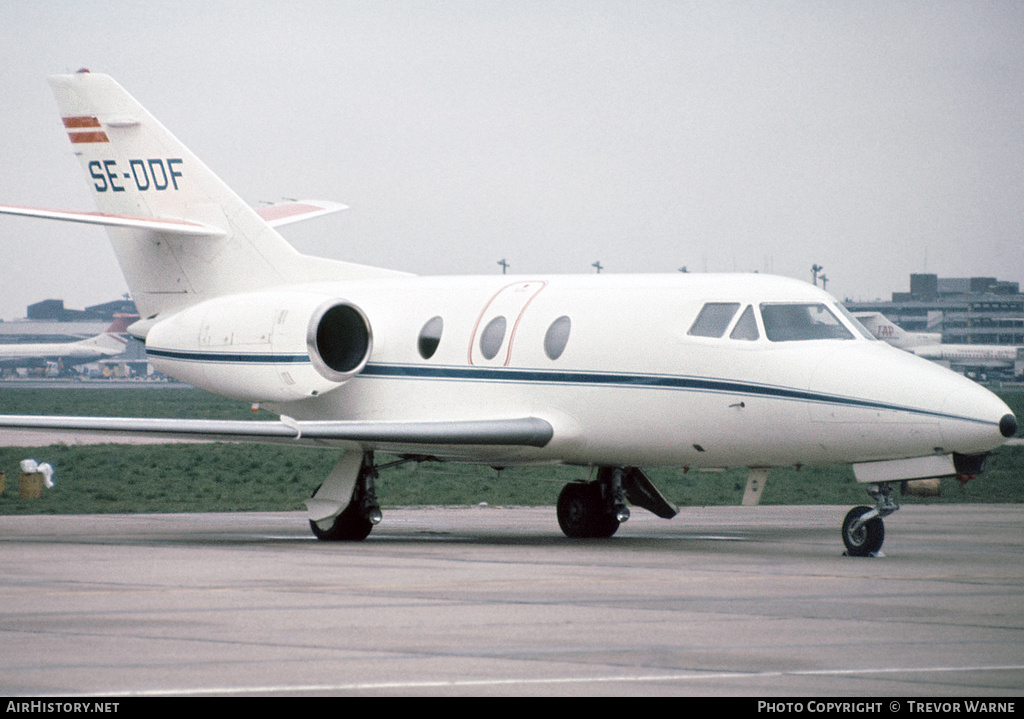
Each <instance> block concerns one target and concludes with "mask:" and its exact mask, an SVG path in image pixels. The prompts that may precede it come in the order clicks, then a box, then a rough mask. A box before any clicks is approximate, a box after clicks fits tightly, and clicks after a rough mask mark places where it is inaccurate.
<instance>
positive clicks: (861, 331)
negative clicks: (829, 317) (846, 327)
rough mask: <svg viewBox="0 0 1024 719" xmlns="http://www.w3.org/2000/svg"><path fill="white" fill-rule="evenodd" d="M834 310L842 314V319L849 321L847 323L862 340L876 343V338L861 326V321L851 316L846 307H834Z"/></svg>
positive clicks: (839, 305)
mask: <svg viewBox="0 0 1024 719" xmlns="http://www.w3.org/2000/svg"><path fill="white" fill-rule="evenodd" d="M836 308H837V309H838V310H839V312H840V314H842V315H843V317H845V318H846V319H847V320H848V321H849V323H850V324H851V325H853V328H854V329H855V330H857V332H858V333H859V334H860V335H861V336H862V337H863V338H864V339H866V340H872V341H877V340H878V338H877V337H875V336H874V335H873V334H871V331H870V330H868V328H867V327H865V326H864V325H863V324H861V321H860V320H859V319H857V318H856V317H854V316H853V314H851V312H850V310H848V309H846V307H844V306H843V305H841V304H838V305H836Z"/></svg>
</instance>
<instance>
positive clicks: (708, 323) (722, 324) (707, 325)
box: [688, 302, 740, 337]
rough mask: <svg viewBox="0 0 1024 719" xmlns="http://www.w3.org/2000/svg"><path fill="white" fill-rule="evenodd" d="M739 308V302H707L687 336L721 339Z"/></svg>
mask: <svg viewBox="0 0 1024 719" xmlns="http://www.w3.org/2000/svg"><path fill="white" fill-rule="evenodd" d="M739 308H740V303H739V302H708V303H707V304H706V305H704V306H703V307H702V308H701V310H700V314H699V315H697V319H696V320H694V322H693V326H692V327H690V331H689V333H688V334H691V335H694V336H695V337H721V336H722V335H724V334H725V330H726V328H727V327H728V326H729V323H730V322H732V318H733V317H735V316H736V310H738V309H739Z"/></svg>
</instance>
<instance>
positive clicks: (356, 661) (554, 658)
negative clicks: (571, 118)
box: [0, 505, 1024, 713]
mask: <svg viewBox="0 0 1024 719" xmlns="http://www.w3.org/2000/svg"><path fill="white" fill-rule="evenodd" d="M848 509H849V508H848V507H833V506H800V507H773V506H759V507H714V508H700V507H688V508H683V509H682V511H681V513H680V514H679V516H677V517H676V518H675V519H673V520H670V521H665V520H661V519H658V518H656V517H653V516H652V515H649V514H647V513H646V512H643V511H642V510H637V511H636V512H634V516H633V518H631V519H630V520H629V522H627V523H626V524H624V525H623V526H622V527H621V529H620V530H619V533H618V534H617V535H616V536H615V537H613V538H612V539H610V540H570V539H567V538H565V537H564V536H562V534H561V532H560V531H559V529H558V525H557V521H556V519H555V512H554V509H553V508H515V507H512V508H507V507H471V508H418V509H390V510H385V516H384V521H383V522H382V523H381V525H379V526H378V527H377V528H375V529H374V531H373V533H372V534H371V535H370V537H369V538H368V539H367V540H366V541H365V542H361V543H321V542H317V541H316V540H315V539H313V537H312V535H311V534H310V532H309V528H308V524H307V522H306V519H305V516H304V515H303V514H302V513H239V514H177V515H95V516H4V517H0V694H2V695H4V696H8V697H15V696H18V697H45V696H59V697H114V698H116V697H132V696H161V697H163V696H168V697H170V696H185V697H195V696H340V695H357V696H377V695H380V696H399V695H415V696H447V695H474V696H477V695H480V696H497V695H507V696H522V695H544V696H570V695H571V696H595V695H615V696H620V695H636V696H656V695H674V696H698V695H706V696H747V697H766V698H767V697H858V698H859V700H861V701H863V700H865V699H866V698H870V697H918V698H920V697H959V696H989V697H1007V696H1009V697H1013V696H1020V695H1021V692H1022V689H1024V551H1022V550H1024V531H1022V529H1024V506H1021V505H967V506H951V505H931V506H927V505H913V506H908V507H904V508H903V509H902V510H900V511H899V512H897V513H896V514H894V515H893V516H891V517H889V518H888V519H887V520H886V532H887V538H886V544H885V546H884V547H883V552H884V555H885V556H882V557H873V558H854V557H846V556H843V547H842V543H841V541H840V538H839V525H840V523H841V522H842V519H843V516H844V514H845V513H846V511H847V510H848ZM900 706H901V704H900V702H898V701H897V702H896V709H897V710H898V709H899V707H900ZM902 706H903V707H904V708H903V713H906V712H907V709H906V702H903V703H902ZM885 709H886V711H890V713H894V712H893V711H892V708H891V706H890V704H889V703H888V702H887V703H886V706H885Z"/></svg>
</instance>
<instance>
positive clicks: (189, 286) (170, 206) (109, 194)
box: [21, 71, 398, 318]
mask: <svg viewBox="0 0 1024 719" xmlns="http://www.w3.org/2000/svg"><path fill="white" fill-rule="evenodd" d="M49 80H50V84H51V86H52V87H53V91H54V94H55V96H56V98H57V104H58V106H59V108H60V113H61V117H62V119H63V122H64V127H65V129H66V130H67V134H68V138H69V139H70V141H71V144H72V147H73V148H74V151H75V154H76V155H78V156H79V158H80V159H81V162H82V166H83V168H84V169H85V172H86V175H87V176H88V182H89V184H90V187H91V188H92V190H93V194H94V195H95V198H96V203H97V205H98V206H99V209H100V211H101V214H97V213H63V215H64V216H61V214H62V213H60V212H59V211H58V212H56V213H51V214H49V215H47V214H44V213H43V211H35V212H31V211H29V212H24V211H23V212H21V214H33V215H35V216H39V217H46V216H49V217H54V219H66V220H72V221H78V222H94V223H99V224H104V225H107V226H108V228H107V229H108V232H109V234H110V238H111V242H112V243H113V245H114V251H115V253H116V255H117V257H118V261H119V262H120V264H121V269H122V271H123V272H124V274H125V279H126V280H127V282H128V286H129V288H130V289H131V291H132V295H133V298H134V299H135V303H136V306H137V307H138V308H139V311H140V313H141V315H142V316H143V317H144V318H148V317H152V316H155V315H157V314H165V313H168V312H174V311H177V310H179V309H182V308H184V307H187V306H190V305H192V304H195V303H196V302H198V301H202V300H204V299H209V298H211V297H218V296H221V295H225V294H233V293H236V292H243V291H252V290H256V289H261V288H266V287H273V286H277V285H282V284H291V283H296V282H308V281H316V280H327V279H333V280H345V279H355V278H365V277H381V276H387V275H392V274H398V273H394V272H390V271H388V270H382V269H377V268H370V267H364V266H361V265H355V264H350V263H345V262H338V261H334V260H325V259H320V258H315V257H308V256H304V255H301V254H299V253H298V252H296V251H295V249H294V248H293V247H292V246H291V245H289V244H288V243H287V242H286V241H285V240H284V238H282V237H281V236H280V235H279V234H278V233H277V232H276V231H275V230H274V229H273V228H272V227H271V226H270V224H268V223H267V222H266V221H265V220H264V219H263V218H261V217H260V215H259V214H258V213H257V212H256V211H255V210H253V209H252V208H251V207H249V206H248V205H247V204H246V203H245V202H243V201H242V199H241V198H239V197H238V195H236V194H235V193H234V192H233V191H232V190H231V189H230V188H229V187H228V186H227V185H225V184H224V183H223V182H222V181H221V180H220V179H219V178H218V177H217V176H216V175H214V174H213V172H211V171H210V170H209V169H208V168H207V167H206V166H205V165H204V164H203V163H202V162H200V161H199V160H198V159H197V158H196V157H195V155H193V154H192V153H191V152H190V151H189V150H188V149H187V148H186V147H185V146H184V145H183V144H182V143H181V142H179V141H178V140H177V138H175V137H174V136H173V135H172V134H171V133H170V132H169V131H168V130H167V129H165V128H164V127H163V125H161V124H160V123H159V122H158V121H157V120H156V119H155V118H154V117H153V116H152V115H150V114H149V113H148V112H147V111H146V110H145V109H144V108H143V107H142V105H140V104H139V103H138V102H137V101H136V100H135V99H134V98H132V97H131V96H130V95H129V94H128V93H127V92H125V90H124V89H123V88H121V86H120V85H118V84H117V83H116V82H115V81H114V80H113V79H112V78H110V77H109V76H107V75H101V74H92V73H89V72H88V71H79V72H78V73H76V74H74V75H55V76H53V77H51V78H50V79H49Z"/></svg>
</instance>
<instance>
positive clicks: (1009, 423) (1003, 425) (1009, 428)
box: [999, 414, 1017, 438]
mask: <svg viewBox="0 0 1024 719" xmlns="http://www.w3.org/2000/svg"><path fill="white" fill-rule="evenodd" d="M999 434H1001V435H1003V436H1004V437H1007V438H1009V437H1012V436H1013V435H1015V434H1017V418H1016V417H1014V416H1013V415H1012V414H1004V415H1003V418H1002V419H1001V420H999Z"/></svg>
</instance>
